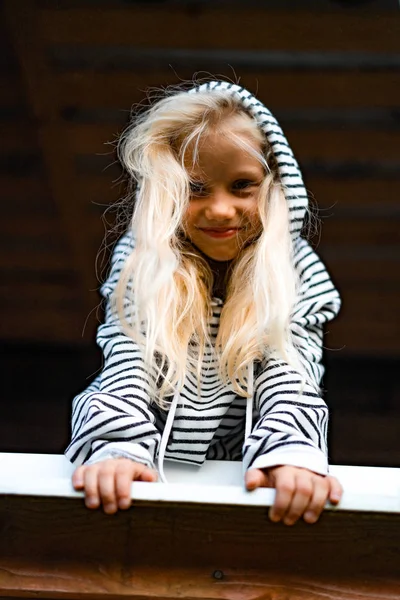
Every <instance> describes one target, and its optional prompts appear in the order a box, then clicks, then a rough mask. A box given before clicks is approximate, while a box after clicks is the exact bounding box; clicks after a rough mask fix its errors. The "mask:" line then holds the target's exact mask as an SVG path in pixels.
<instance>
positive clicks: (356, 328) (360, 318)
mask: <svg viewBox="0 0 400 600" xmlns="http://www.w3.org/2000/svg"><path fill="white" fill-rule="evenodd" d="M339 284H340V280H339ZM339 289H340V292H341V295H342V300H343V307H342V310H341V313H340V316H339V317H338V318H337V319H336V320H335V321H333V322H332V323H329V325H328V327H327V331H328V332H329V333H328V335H327V336H326V340H325V342H324V345H325V347H327V348H328V349H334V350H341V352H343V353H345V354H358V355H366V356H367V355H371V356H374V354H376V353H379V354H382V355H385V354H386V355H389V356H390V355H391V356H399V355H400V341H399V340H400V322H399V319H398V307H399V290H398V288H397V289H396V288H394V289H385V288H384V287H382V288H381V287H378V288H376V289H371V288H364V287H361V286H360V287H353V288H350V287H349V286H347V287H344V286H342V287H341V286H340V285H339Z"/></svg>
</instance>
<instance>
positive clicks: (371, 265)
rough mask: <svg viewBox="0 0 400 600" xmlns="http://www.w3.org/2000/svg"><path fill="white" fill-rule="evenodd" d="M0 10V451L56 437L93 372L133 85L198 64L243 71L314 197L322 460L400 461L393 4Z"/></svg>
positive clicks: (397, 96)
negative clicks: (332, 311)
mask: <svg viewBox="0 0 400 600" xmlns="http://www.w3.org/2000/svg"><path fill="white" fill-rule="evenodd" d="M293 5H296V6H297V8H293ZM1 9H2V15H3V19H2V23H1V25H0V34H1V35H0V40H1V65H0V85H1V88H2V94H1V100H0V128H1V134H2V136H1V137H2V142H3V143H2V145H1V150H0V180H1V184H0V196H1V219H0V271H1V274H0V288H1V291H0V308H1V330H0V340H1V344H2V350H3V358H2V366H3V368H4V375H3V381H2V383H3V385H2V394H1V402H2V404H1V406H2V408H1V418H0V451H8V450H12V451H44V452H60V451H62V449H63V447H64V445H65V443H66V442H67V439H68V419H69V410H70V408H69V407H70V402H71V399H72V396H73V395H74V393H76V392H77V391H78V390H80V389H82V388H83V387H84V386H85V384H86V383H87V380H88V379H90V378H91V376H92V375H93V373H94V372H95V371H96V370H97V369H98V368H99V366H100V357H99V355H98V352H97V350H96V348H95V345H94V332H95V328H96V325H97V322H98V319H99V318H101V314H100V312H99V311H98V310H97V307H98V302H99V298H98V295H97V289H98V286H99V280H101V278H102V277H103V276H104V273H105V272H106V269H107V256H108V253H107V250H105V251H104V252H100V254H99V248H100V247H101V246H102V242H103V241H104V231H105V221H104V218H102V215H103V213H104V211H105V208H106V207H107V206H109V205H112V204H113V203H115V202H116V201H117V200H118V199H120V198H121V197H123V195H124V184H123V182H122V180H121V173H120V171H119V168H118V165H117V164H116V163H115V154H114V145H113V144H112V142H115V140H116V139H117V136H118V133H119V132H121V131H122V129H123V128H124V127H125V125H126V124H127V122H128V119H129V115H130V111H131V107H132V105H134V104H137V103H140V102H146V89H148V88H149V86H150V87H151V86H153V87H154V86H155V87H158V88H159V87H161V86H166V85H169V84H176V83H177V82H178V81H179V80H181V79H187V78H190V77H192V75H193V73H196V72H198V73H199V74H200V75H203V76H205V75H206V74H207V73H212V74H216V75H221V76H223V77H229V78H230V79H233V80H238V79H239V78H240V82H241V84H242V85H244V86H246V87H248V88H249V89H250V90H251V91H253V92H254V93H256V94H257V95H258V97H259V98H260V99H261V100H262V101H263V102H264V103H265V104H266V105H267V106H268V107H269V108H270V109H271V110H272V111H273V112H274V113H275V115H276V116H277V118H278V119H279V120H280V122H281V124H282V126H283V128H284V130H285V132H286V134H287V137H288V139H289V142H290V143H291V145H292V147H293V150H294V152H295V154H296V156H297V158H298V161H299V162H300V165H301V167H302V169H303V172H304V176H305V181H306V186H307V188H308V189H309V190H310V193H311V195H312V197H313V198H314V199H315V201H316V202H317V204H318V206H319V217H320V220H321V227H320V235H315V236H314V238H313V241H314V243H315V245H316V246H317V247H318V251H319V252H320V254H321V256H322V257H323V258H324V260H325V261H326V263H327V265H328V267H329V269H330V271H331V273H332V275H333V278H334V280H335V282H336V283H337V285H338V287H339V289H340V291H341V293H342V296H343V310H342V313H341V315H340V317H339V318H338V319H337V320H336V321H335V322H334V323H332V325H330V327H329V333H328V335H327V337H326V346H327V348H328V349H329V350H327V352H326V362H327V365H328V374H327V378H326V388H327V400H328V402H329V404H330V406H331V409H332V435H331V458H332V461H333V462H344V463H350V464H356V463H358V464H383V465H385V464H386V465H399V464H400V448H399V444H398V438H399V435H398V432H399V421H400V398H399V397H400V391H399V389H400V388H399V383H398V377H399V360H398V359H399V354H400V341H399V339H400V331H399V318H398V307H399V297H400V296H399V264H400V252H399V229H400V201H399V197H400V170H399V166H400V152H399V143H400V108H399V106H400V85H399V70H400V16H399V6H398V2H397V0H396V1H395V0H393V1H392V0H387V1H385V0H381V1H380V2H378V1H370V2H350V1H347V2H333V1H329V0H318V1H316V0H314V1H312V0H310V1H303V2H301V3H293V2H287V1H283V0H281V1H278V0H276V1H272V0H270V1H268V0H266V1H258V2H257V1H247V2H246V3H244V2H238V1H237V2H234V1H230V2H229V1H223V0H214V1H213V2H211V1H207V0H203V1H201V0H198V1H193V0H192V1H190V0H186V1H184V0H181V1H178V0H176V1H173V0H171V1H168V0H165V1H164V2H161V1H153V0H147V1H146V2H144V1H142V2H137V1H132V0H131V1H122V0H113V1H112V0H96V1H93V0H81V1H79V2H78V1H77V0H57V1H55V0H36V1H35V0H19V1H18V2H14V1H12V0H3V1H2V2H1ZM153 93H155V92H153ZM110 142H111V143H110ZM114 216H115V211H112V210H111V211H108V213H107V217H106V221H107V223H108V225H107V227H108V229H110V228H111V229H112V228H113V226H114ZM113 239H115V235H114V234H112V233H111V235H110V236H108V237H107V240H106V242H107V245H110V244H111V243H112V241H113ZM103 246H104V244H103ZM96 257H97V275H98V277H97V276H96V269H95V265H96Z"/></svg>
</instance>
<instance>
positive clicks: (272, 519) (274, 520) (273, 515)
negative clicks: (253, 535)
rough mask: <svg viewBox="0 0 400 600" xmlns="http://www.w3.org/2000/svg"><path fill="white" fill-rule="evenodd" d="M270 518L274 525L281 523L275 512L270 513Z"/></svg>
mask: <svg viewBox="0 0 400 600" xmlns="http://www.w3.org/2000/svg"><path fill="white" fill-rule="evenodd" d="M268 516H269V518H270V519H271V521H273V522H274V523H277V522H278V521H279V516H278V515H277V514H276V513H275V512H274V511H273V510H270V511H269V515H268Z"/></svg>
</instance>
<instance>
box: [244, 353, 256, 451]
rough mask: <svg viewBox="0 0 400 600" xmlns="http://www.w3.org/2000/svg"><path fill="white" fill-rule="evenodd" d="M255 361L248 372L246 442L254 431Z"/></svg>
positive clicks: (249, 366)
mask: <svg viewBox="0 0 400 600" xmlns="http://www.w3.org/2000/svg"><path fill="white" fill-rule="evenodd" d="M253 370H254V367H253V361H251V363H250V364H249V365H248V370H247V392H248V394H249V397H248V398H247V401H246V424H245V428H244V441H246V440H247V438H248V437H249V435H251V431H252V429H253V393H254V373H253Z"/></svg>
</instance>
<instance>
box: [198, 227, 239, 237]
mask: <svg viewBox="0 0 400 600" xmlns="http://www.w3.org/2000/svg"><path fill="white" fill-rule="evenodd" d="M199 229H200V231H202V232H203V233H205V234H206V235H207V236H209V237H212V238H230V237H234V236H235V235H237V234H238V232H239V231H240V228H239V227H235V228H232V229H229V228H225V229H223V228H215V229H213V228H211V227H206V228H204V229H203V228H202V227H200V228H199Z"/></svg>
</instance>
